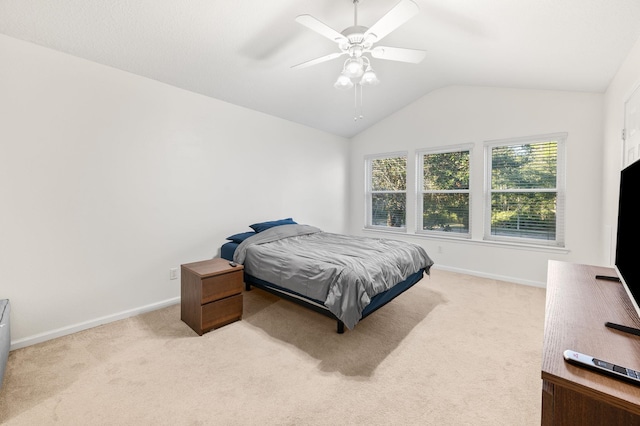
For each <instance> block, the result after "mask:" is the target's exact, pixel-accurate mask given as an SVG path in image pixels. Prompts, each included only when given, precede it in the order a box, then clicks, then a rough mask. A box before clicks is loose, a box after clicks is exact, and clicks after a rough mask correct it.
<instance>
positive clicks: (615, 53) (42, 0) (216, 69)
mask: <svg viewBox="0 0 640 426" xmlns="http://www.w3.org/2000/svg"><path fill="white" fill-rule="evenodd" d="M398 1H399V0H360V2H359V6H358V23H359V24H360V25H364V26H367V27H370V26H371V25H373V24H374V23H375V22H376V21H377V20H378V19H379V18H380V17H382V16H383V15H384V14H385V13H386V12H387V11H389V10H390V9H392V8H393V7H394V6H395V4H396V3H397V2H398ZM414 1H415V3H417V5H418V6H419V7H420V12H419V14H418V15H417V16H415V17H414V18H412V19H411V20H409V21H408V22H406V23H405V24H404V25H402V26H400V27H399V28H398V29H397V30H395V31H394V32H392V33H391V34H390V35H388V36H387V37H386V38H384V43H382V44H384V45H386V46H395V47H407V48H414V49H422V50H426V51H427V54H426V58H425V60H424V61H422V62H421V63H420V64H408V63H402V62H392V61H386V60H382V59H373V61H372V62H373V65H374V67H375V70H376V73H377V74H378V77H379V78H380V80H381V83H380V84H379V85H377V86H375V87H366V88H365V89H364V91H363V97H362V105H363V108H362V115H363V118H362V119H360V120H357V121H355V120H354V91H353V90H349V91H340V90H337V89H335V88H334V87H333V83H334V82H335V80H336V78H337V76H338V74H339V73H340V71H341V70H342V65H343V62H344V58H341V59H334V60H332V61H327V62H323V63H321V64H318V65H315V66H313V67H308V68H302V69H292V68H291V66H292V65H295V64H298V63H300V62H304V61H307V60H310V59H314V58H317V57H320V56H323V55H327V54H329V53H332V52H335V51H337V47H336V44H335V43H333V42H332V41H331V40H329V39H327V38H324V37H322V36H320V35H319V34H317V33H315V32H313V31H311V30H309V29H308V28H306V27H304V26H302V25H300V24H298V23H297V22H296V21H295V20H294V19H295V17H296V16H298V15H302V14H310V15H313V16H314V17H316V18H317V19H319V20H320V21H322V22H324V23H325V24H326V25H328V26H329V27H331V28H333V29H335V30H337V31H338V32H340V31H342V30H343V29H345V28H347V27H349V26H351V25H352V24H353V19H354V9H353V1H352V0H56V1H51V0H0V33H2V34H5V35H8V36H10V37H14V38H17V39H22V40H26V41H29V42H32V43H35V44H38V45H42V46H45V47H49V48H52V49H55V50H59V51H61V52H66V53H69V54H71V55H75V56H78V57H81V58H85V59H88V60H91V61H94V62H98V63H101V64H104V65H108V66H111V67H114V68H118V69H121V70H124V71H128V72H131V73H134V74H138V75H141V76H145V77H148V78H151V79H154V80H158V81H161V82H164V83H167V84H170V85H172V86H176V87H179V88H182V89H186V90H190V91H193V92H196V93H201V94H203V95H206V96H210V97H212V98H216V99H221V100H223V101H227V102H230V103H233V104H236V105H241V106H244V107H247V108H250V109H253V110H257V111H262V112H265V113H267V114H271V115H274V116H277V117H281V118H284V119H287V120H290V121H293V122H297V123H301V124H304V125H307V126H310V127H314V128H317V129H321V130H324V131H327V132H330V133H333V134H336V135H340V136H344V137H351V136H353V135H355V134H357V133H359V132H360V131H362V130H364V129H365V128H367V127H369V126H371V125H372V124H374V123H376V122H377V121H380V120H381V119H383V118H385V117H387V116H389V115H391V114H393V113H394V112H396V111H398V110H400V109H402V108H403V107H404V106H406V105H408V104H409V103H411V102H413V101H415V100H416V99H418V98H420V97H422V96H424V95H425V94H427V93H429V92H430V91H432V90H435V89H437V88H440V87H443V86H448V85H481V86H499V87H514V88H532V89H550V90H576V91H593V92H603V91H605V90H606V88H607V86H608V84H609V82H610V81H611V79H612V77H613V76H614V75H615V73H616V71H617V69H618V68H619V66H620V65H621V63H622V61H623V60H624V58H625V57H626V55H627V53H628V52H629V50H630V49H631V47H632V46H633V44H634V43H635V42H636V40H637V39H638V37H639V36H640V1H638V0H414ZM0 66H1V64H0ZM43 72H46V70H44V71H43ZM639 78H640V76H639ZM357 114H358V115H359V114H360V111H358V113H357Z"/></svg>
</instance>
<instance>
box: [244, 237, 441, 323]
mask: <svg viewBox="0 0 640 426" xmlns="http://www.w3.org/2000/svg"><path fill="white" fill-rule="evenodd" d="M233 260H234V261H235V262H237V263H241V264H244V267H245V271H246V273H247V274H249V275H251V276H253V277H256V278H259V279H261V280H264V281H267V282H270V283H272V284H276V285H278V286H280V287H284V288H286V289H289V290H292V291H294V292H296V293H299V294H302V295H304V296H306V297H309V298H311V299H315V300H318V301H322V302H324V305H325V307H326V308H327V309H329V310H330V311H331V312H332V313H333V314H334V315H335V316H336V317H338V318H339V319H340V320H342V321H343V322H344V324H345V325H346V326H347V327H348V328H350V329H351V328H353V327H354V326H355V325H356V323H357V322H358V321H359V320H360V318H361V317H362V311H363V310H364V308H365V307H366V306H367V305H368V304H369V303H370V302H371V298H372V297H373V296H375V295H376V294H378V293H381V292H383V291H386V290H388V289H390V288H391V287H393V286H394V285H395V284H397V283H399V282H401V281H404V280H405V279H406V278H407V277H408V276H409V275H411V274H413V273H415V272H418V271H419V270H420V269H422V268H425V269H426V271H427V273H428V272H429V268H430V267H431V265H433V261H432V260H431V259H430V258H429V256H428V255H427V253H426V252H425V251H424V249H423V248H422V247H420V246H418V245H415V244H411V243H406V242H401V241H396V240H388V239H378V238H365V237H354V236H347V235H341V234H332V233H327V232H323V231H321V230H320V229H318V228H316V227H313V226H309V225H282V226H276V227H274V228H270V229H267V230H266V231H262V232H260V233H258V234H256V235H255V236H252V237H250V238H248V239H246V240H245V241H243V242H242V243H241V244H240V245H239V246H238V248H237V249H236V251H235V254H234V256H233Z"/></svg>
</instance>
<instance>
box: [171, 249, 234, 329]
mask: <svg viewBox="0 0 640 426" xmlns="http://www.w3.org/2000/svg"><path fill="white" fill-rule="evenodd" d="M181 269H182V275H181V302H180V318H181V319H182V321H184V322H185V323H187V324H188V325H189V327H191V328H192V329H193V330H194V331H195V332H196V333H198V334H199V335H200V336H202V334H203V333H205V332H207V331H209V330H211V329H213V328H218V327H222V326H223V325H226V324H229V323H230V322H233V321H237V320H239V319H241V318H242V285H243V282H244V279H243V266H242V265H238V266H235V267H232V266H231V265H229V261H227V260H224V259H220V258H215V259H211V260H203V261H201V262H194V263H188V264H185V265H182V266H181Z"/></svg>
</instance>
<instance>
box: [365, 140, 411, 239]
mask: <svg viewBox="0 0 640 426" xmlns="http://www.w3.org/2000/svg"><path fill="white" fill-rule="evenodd" d="M398 157H404V158H405V159H406V168H407V170H405V174H407V171H408V168H409V153H408V151H397V152H388V153H383V154H372V155H366V156H365V157H364V160H365V167H364V170H365V182H364V183H365V197H364V200H365V209H364V210H365V222H364V223H365V228H366V229H375V230H384V231H390V232H403V233H406V232H407V187H408V182H406V181H405V190H404V191H373V190H372V185H371V184H372V178H373V170H372V167H373V161H374V160H379V159H383V158H398ZM373 194H404V196H405V211H404V226H402V227H395V226H381V225H373V221H372V219H373V217H372V216H373V207H372V196H373Z"/></svg>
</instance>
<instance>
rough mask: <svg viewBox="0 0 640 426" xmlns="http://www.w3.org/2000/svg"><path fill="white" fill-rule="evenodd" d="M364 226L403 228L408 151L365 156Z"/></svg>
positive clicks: (404, 226)
mask: <svg viewBox="0 0 640 426" xmlns="http://www.w3.org/2000/svg"><path fill="white" fill-rule="evenodd" d="M365 171H366V174H367V175H366V181H365V182H366V185H367V190H366V197H365V200H366V212H367V219H366V221H367V224H366V226H367V227H370V228H389V229H395V230H404V229H405V228H406V216H407V215H406V211H407V154H406V153H393V154H385V155H378V156H368V157H366V158H365Z"/></svg>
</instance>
